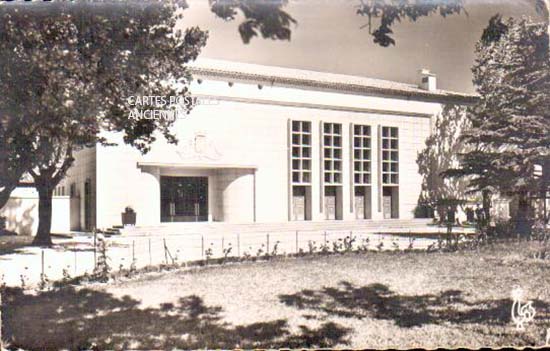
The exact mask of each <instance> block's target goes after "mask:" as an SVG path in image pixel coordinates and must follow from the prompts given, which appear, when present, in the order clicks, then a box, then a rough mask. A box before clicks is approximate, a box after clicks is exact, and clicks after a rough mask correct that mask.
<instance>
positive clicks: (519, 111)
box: [451, 19, 550, 192]
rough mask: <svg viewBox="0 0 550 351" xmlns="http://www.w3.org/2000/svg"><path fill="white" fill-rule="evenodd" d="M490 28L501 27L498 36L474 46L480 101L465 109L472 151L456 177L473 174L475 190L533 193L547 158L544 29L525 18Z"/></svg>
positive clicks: (549, 70)
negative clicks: (536, 172) (537, 171)
mask: <svg viewBox="0 0 550 351" xmlns="http://www.w3.org/2000/svg"><path fill="white" fill-rule="evenodd" d="M503 25H504V26H505V27H506V28H507V29H506V30H505V31H502V28H504V27H503ZM490 26H493V27H498V28H501V35H500V39H499V40H496V41H488V40H485V41H484V40H482V41H480V42H479V43H478V44H477V46H476V54H477V59H476V62H475V65H474V67H473V69H472V71H473V73H474V83H475V85H476V89H477V91H478V93H479V95H480V99H479V103H477V104H476V105H475V106H473V107H472V108H471V109H470V111H469V118H470V120H471V123H472V127H471V128H469V129H468V130H467V131H466V132H465V133H464V140H465V141H466V143H468V144H469V145H472V147H473V148H472V150H471V151H469V152H467V153H465V154H464V155H463V158H462V162H461V167H460V169H458V170H456V171H455V172H454V175H473V176H474V177H473V178H472V181H471V182H470V187H471V189H473V190H483V189H487V188H489V187H496V188H497V189H498V190H501V191H520V192H521V191H528V190H529V189H537V188H538V186H539V184H538V180H537V179H536V178H535V177H534V176H533V169H534V166H535V165H536V164H541V163H542V161H543V160H544V159H545V158H548V157H549V156H550V150H549V148H548V145H549V143H550V139H549V135H550V112H549V111H550V94H548V91H550V60H549V59H548V37H547V35H546V33H545V29H546V28H545V27H544V26H543V25H539V24H534V23H531V22H529V21H528V20H526V19H522V20H519V21H518V20H514V19H509V20H507V21H506V22H504V23H503V22H500V23H499V21H498V20H496V21H494V22H493V23H491V24H490ZM486 32H487V31H486ZM497 38H498V36H497V37H495V39H497ZM451 174H453V173H451Z"/></svg>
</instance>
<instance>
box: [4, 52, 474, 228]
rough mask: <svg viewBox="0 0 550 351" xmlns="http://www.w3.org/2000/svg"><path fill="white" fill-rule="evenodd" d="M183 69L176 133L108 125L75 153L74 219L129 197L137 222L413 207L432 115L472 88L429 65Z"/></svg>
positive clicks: (377, 212) (384, 215) (107, 216)
mask: <svg viewBox="0 0 550 351" xmlns="http://www.w3.org/2000/svg"><path fill="white" fill-rule="evenodd" d="M191 72H192V74H193V77H194V81H193V83H192V85H191V92H192V94H193V96H195V97H198V98H199V104H198V105H197V106H195V108H194V109H193V110H192V112H191V113H190V114H189V115H187V116H186V117H185V118H181V119H178V120H177V121H176V123H175V125H174V127H173V130H174V132H175V134H176V136H177V137H178V139H179V143H178V144H177V145H173V144H169V143H167V142H166V141H165V140H164V139H163V138H162V137H159V138H158V139H157V141H155V142H154V144H153V145H152V149H151V151H150V152H149V153H147V154H145V155H142V154H141V153H139V152H138V151H137V150H135V149H133V148H132V147H130V146H127V145H125V144H124V143H123V142H122V139H121V136H120V135H116V134H110V135H109V137H110V139H111V140H113V141H118V143H119V145H118V146H115V147H106V146H100V145H97V146H96V147H94V148H90V149H86V150H83V151H80V152H78V153H77V154H76V161H75V164H74V166H73V167H72V168H71V169H70V170H69V172H68V176H67V177H66V179H65V180H64V181H63V183H62V184H61V185H60V186H59V189H60V190H58V194H59V195H64V196H67V197H68V198H69V200H67V201H69V202H70V206H68V207H70V211H69V212H70V216H69V214H68V213H67V214H66V218H67V220H66V225H67V226H68V227H70V229H72V230H89V229H91V228H93V227H96V228H109V227H112V226H116V225H120V224H121V213H122V212H123V211H124V209H125V208H126V207H127V206H130V207H132V208H133V209H134V210H135V212H136V214H137V223H136V225H137V226H155V225H156V226H158V225H159V224H162V223H163V222H184V221H221V222H233V223H249V222H286V221H302V220H312V221H323V220H363V219H373V220H383V219H391V218H400V219H409V218H412V217H413V210H414V208H415V206H416V204H417V200H418V196H419V194H420V190H421V189H420V187H421V177H420V175H419V174H418V168H417V165H416V157H417V153H418V152H419V151H420V150H421V149H422V148H423V147H424V141H425V139H426V137H427V136H428V135H429V133H430V126H431V124H430V121H431V117H432V116H434V114H436V113H438V112H439V111H440V110H441V106H442V104H447V103H454V104H467V103H470V102H472V101H473V99H474V97H473V96H472V95H467V94H460V93H453V92H448V91H442V90H437V89H436V86H435V85H436V79H435V76H434V75H432V74H430V73H429V72H427V71H421V72H420V75H421V77H420V78H419V83H420V84H419V86H415V85H410V84H403V83H395V82H389V81H383V80H375V79H368V78H363V77H356V76H347V75H339V74H329V73H320V72H312V71H304V70H296V69H287V68H280V67H268V66H260V65H252V64H241V63H235V62H227V61H216V60H206V59H205V60H201V61H200V63H196V64H193V65H192V68H191ZM69 218H70V223H69V220H68V219H69ZM8 221H9V219H8ZM54 229H55V228H54ZM67 229H69V228H67Z"/></svg>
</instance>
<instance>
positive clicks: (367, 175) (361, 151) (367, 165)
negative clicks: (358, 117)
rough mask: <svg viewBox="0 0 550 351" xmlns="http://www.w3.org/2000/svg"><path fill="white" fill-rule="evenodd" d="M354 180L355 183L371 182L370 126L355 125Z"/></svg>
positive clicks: (365, 183) (364, 183)
mask: <svg viewBox="0 0 550 351" xmlns="http://www.w3.org/2000/svg"><path fill="white" fill-rule="evenodd" d="M353 182H354V184H355V185H368V184H370V183H371V129H370V126H364V125H354V126H353Z"/></svg>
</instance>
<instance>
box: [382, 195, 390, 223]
mask: <svg viewBox="0 0 550 351" xmlns="http://www.w3.org/2000/svg"><path fill="white" fill-rule="evenodd" d="M382 209H383V212H384V219H390V218H391V195H384V197H383V198H382Z"/></svg>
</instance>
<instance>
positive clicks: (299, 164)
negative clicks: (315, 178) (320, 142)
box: [291, 121, 311, 184]
mask: <svg viewBox="0 0 550 351" xmlns="http://www.w3.org/2000/svg"><path fill="white" fill-rule="evenodd" d="M291 140H292V155H291V161H292V162H291V167H292V183H293V184H310V183H311V122H308V121H292V135H291Z"/></svg>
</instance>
